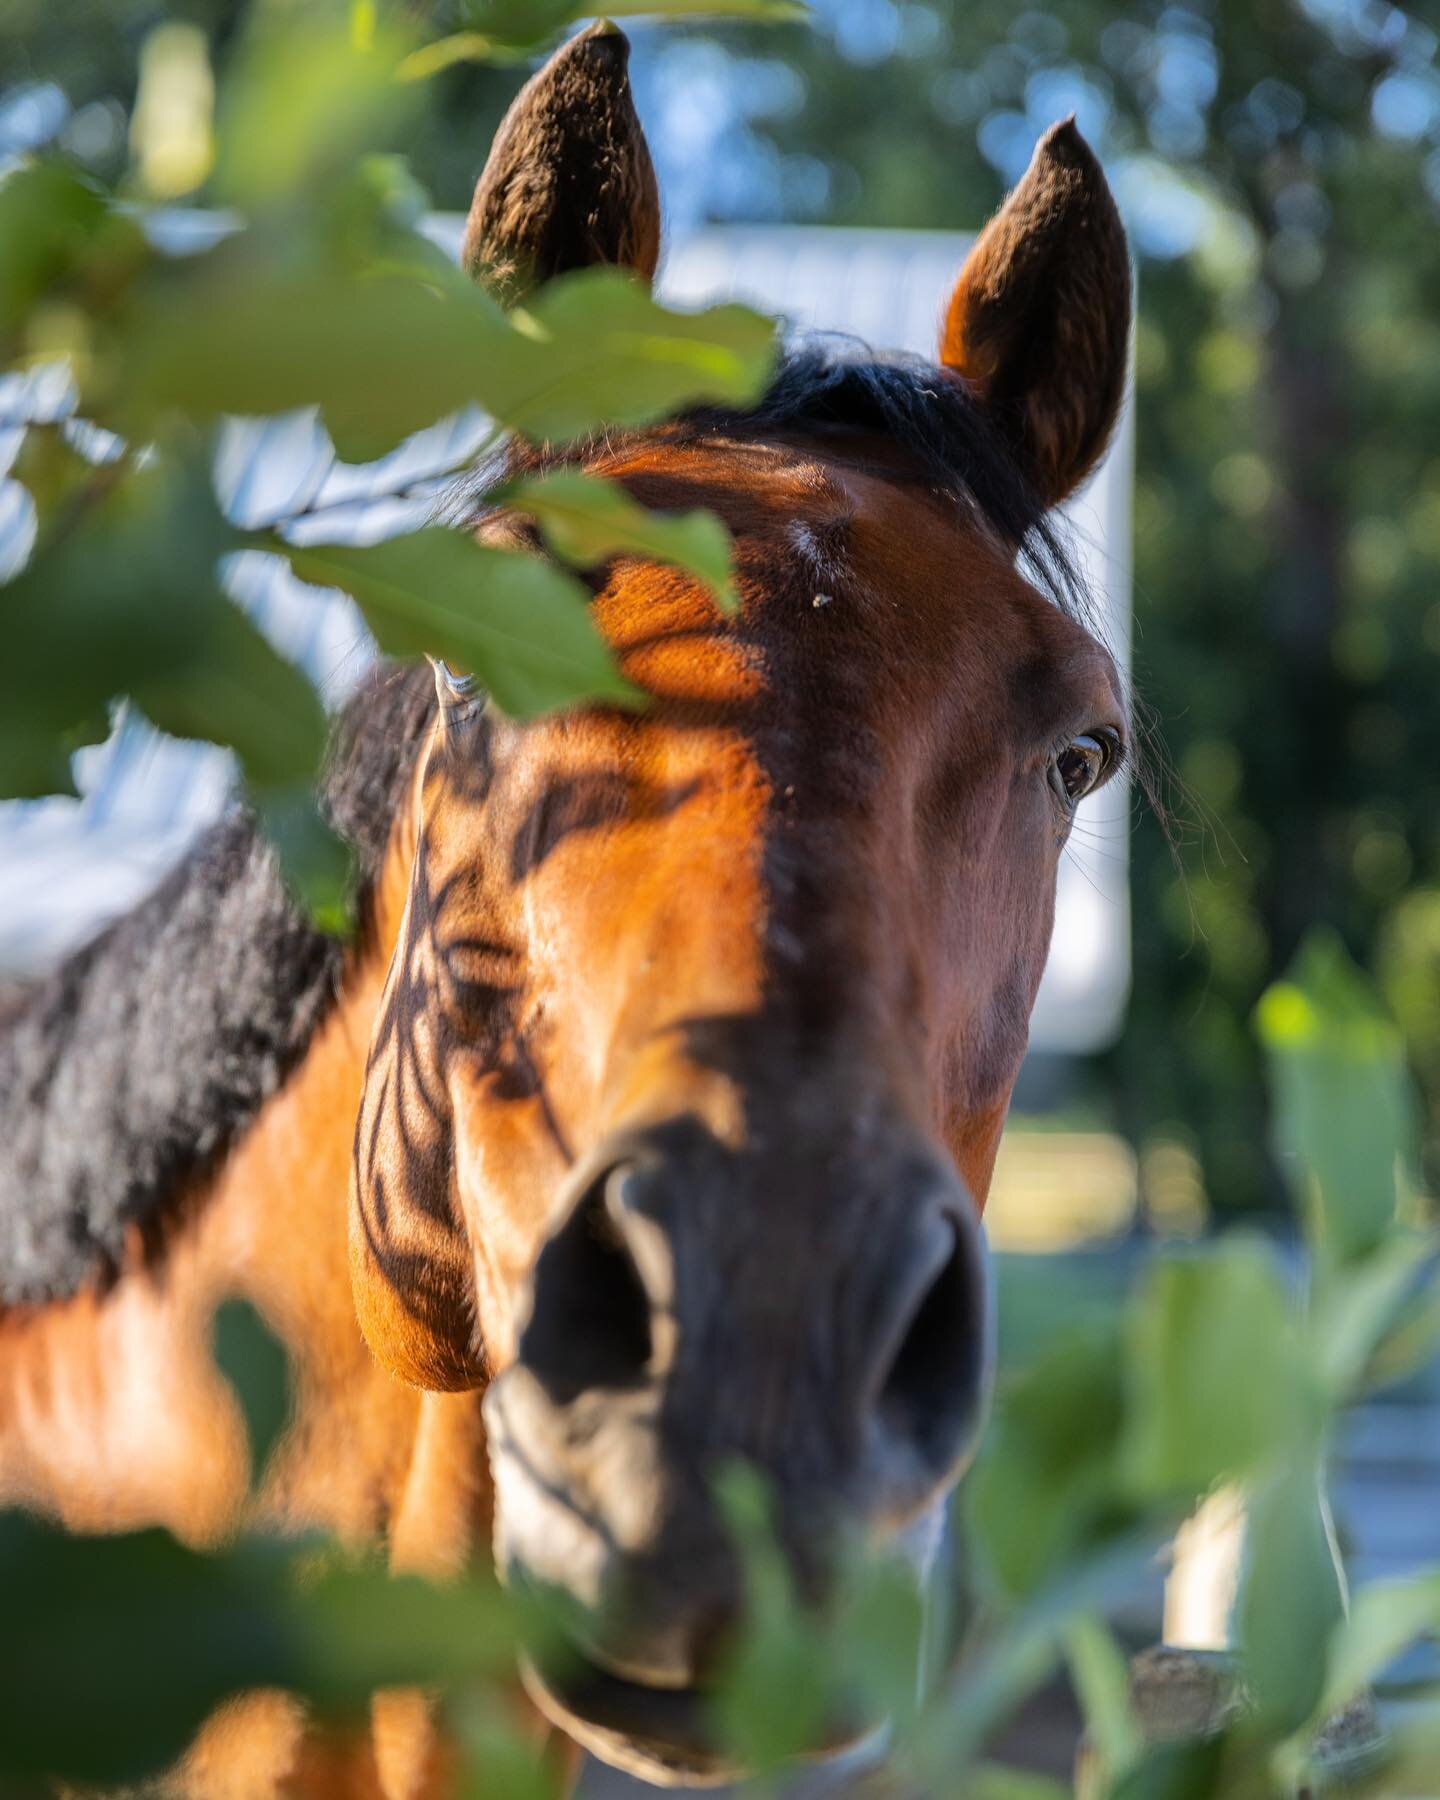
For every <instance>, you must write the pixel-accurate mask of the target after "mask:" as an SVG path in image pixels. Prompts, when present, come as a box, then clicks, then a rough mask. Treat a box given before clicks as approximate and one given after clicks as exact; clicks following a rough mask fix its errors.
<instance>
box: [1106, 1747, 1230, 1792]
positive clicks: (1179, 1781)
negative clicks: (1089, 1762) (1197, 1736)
mask: <svg viewBox="0 0 1440 1800" xmlns="http://www.w3.org/2000/svg"><path fill="white" fill-rule="evenodd" d="M1225 1748H1226V1747H1225V1743H1224V1740H1223V1739H1221V1738H1210V1739H1208V1740H1206V1741H1205V1742H1204V1743H1199V1744H1187V1743H1179V1744H1154V1745H1152V1746H1151V1747H1150V1748H1149V1749H1148V1750H1147V1751H1146V1752H1145V1754H1144V1756H1142V1757H1141V1759H1140V1761H1139V1762H1138V1763H1136V1764H1135V1766H1134V1767H1133V1768H1132V1769H1131V1770H1130V1771H1129V1772H1128V1773H1127V1774H1126V1775H1124V1776H1122V1777H1121V1779H1120V1780H1119V1781H1118V1782H1117V1783H1116V1784H1115V1786H1114V1787H1113V1788H1111V1789H1110V1790H1109V1791H1108V1793H1107V1795H1106V1800H1221V1797H1222V1796H1223V1795H1227V1793H1229V1794H1231V1795H1232V1796H1233V1800H1260V1796H1257V1795H1254V1794H1249V1795H1245V1796H1243V1797H1242V1796H1241V1795H1240V1794H1239V1793H1236V1792H1234V1791H1233V1790H1227V1788H1226V1787H1225V1786H1224V1784H1223V1783H1224V1776H1223V1770H1224V1764H1225Z"/></svg>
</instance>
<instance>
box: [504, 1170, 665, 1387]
mask: <svg viewBox="0 0 1440 1800" xmlns="http://www.w3.org/2000/svg"><path fill="white" fill-rule="evenodd" d="M626 1175H627V1171H626V1169H625V1168H624V1167H617V1168H611V1169H609V1170H607V1171H606V1172H605V1173H604V1174H603V1175H601V1176H599V1177H598V1178H597V1179H596V1180H595V1181H593V1182H592V1183H591V1184H590V1186H589V1187H588V1188H587V1189H586V1191H585V1192H584V1194H582V1196H581V1197H580V1199H579V1200H578V1201H577V1202H576V1204H575V1206H574V1208H573V1209H572V1210H571V1212H570V1213H569V1215H568V1216H567V1217H566V1219H565V1220H564V1222H563V1223H562V1224H561V1225H560V1227H559V1229H558V1230H557V1231H556V1232H555V1234H554V1235H553V1236H552V1237H551V1238H550V1240H549V1241H548V1242H547V1243H546V1245H545V1247H544V1248H543V1249H542V1250H541V1252H540V1255H539V1258H538V1259H537V1261H536V1264H535V1274H534V1277H533V1284H532V1297H531V1308H530V1317H529V1320H528V1322H527V1324H526V1326H525V1329H524V1330H523V1332H522V1333H521V1336H520V1345H519V1351H520V1360H521V1362H523V1363H524V1364H525V1365H526V1367H527V1368H529V1369H530V1370H531V1371H532V1373H533V1374H534V1375H535V1376H536V1377H537V1378H538V1379H539V1380H540V1381H541V1382H542V1383H543V1384H544V1386H545V1387H546V1389H547V1390H548V1391H549V1393H550V1395H551V1397H552V1398H553V1399H554V1400H556V1401H557V1402H559V1403H561V1404H564V1403H567V1402H569V1401H571V1400H574V1399H577V1398H578V1397H579V1396H580V1395H581V1394H582V1393H585V1392H586V1391H588V1390H590V1389H592V1388H618V1387H628V1386H631V1385H632V1384H633V1383H635V1382H636V1381H638V1380H640V1379H641V1378H642V1377H643V1375H644V1374H645V1370H646V1367H647V1365H648V1364H649V1362H650V1357H651V1351H652V1348H653V1345H652V1339H651V1332H650V1314H651V1307H650V1296H649V1294H648V1293H647V1292H646V1288H645V1283H644V1281H643V1280H642V1278H641V1275H640V1270H639V1269H638V1267H637V1266H636V1262H635V1257H634V1254H633V1252H632V1249H631V1246H630V1244H629V1243H628V1241H627V1239H626V1235H625V1231H624V1229H623V1227H622V1225H621V1224H620V1222H619V1220H620V1218H621V1217H622V1216H623V1215H622V1214H621V1212H620V1207H621V1206H622V1205H623V1200H620V1199H619V1198H618V1189H619V1187H620V1185H621V1184H623V1182H624V1181H625V1179H626ZM612 1189H613V1190H615V1192H613V1193H612Z"/></svg>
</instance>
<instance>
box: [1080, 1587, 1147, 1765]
mask: <svg viewBox="0 0 1440 1800" xmlns="http://www.w3.org/2000/svg"><path fill="white" fill-rule="evenodd" d="M1064 1643H1065V1660H1066V1661H1067V1662H1068V1663H1069V1665H1070V1678H1071V1680H1072V1681H1073V1683H1074V1685H1075V1692H1076V1694H1077V1695H1078V1696H1079V1699H1080V1706H1081V1710H1082V1711H1083V1712H1084V1715H1085V1728H1086V1731H1087V1732H1088V1733H1089V1737H1090V1743H1091V1746H1092V1748H1093V1750H1094V1752H1095V1754H1096V1755H1097V1756H1098V1757H1099V1760H1100V1765H1101V1767H1102V1769H1103V1770H1104V1773H1105V1779H1106V1781H1107V1782H1108V1783H1111V1784H1113V1783H1114V1782H1116V1781H1118V1780H1120V1779H1121V1778H1122V1777H1123V1776H1124V1775H1125V1774H1126V1773H1127V1772H1128V1771H1129V1770H1130V1769H1131V1768H1132V1767H1133V1766H1134V1765H1135V1763H1136V1762H1138V1761H1139V1758H1140V1752H1141V1749H1142V1739H1141V1736H1140V1728H1139V1726H1138V1725H1137V1724H1136V1721H1135V1715H1134V1712H1133V1710H1132V1708H1131V1705H1130V1669H1129V1665H1128V1663H1127V1662H1126V1660H1125V1656H1124V1654H1123V1652H1122V1651H1121V1649H1120V1647H1119V1645H1118V1644H1117V1643H1116V1642H1115V1639H1114V1638H1113V1637H1112V1636H1111V1634H1110V1632H1109V1631H1108V1630H1107V1629H1106V1627H1105V1626H1104V1624H1102V1623H1101V1621H1100V1620H1098V1619H1095V1618H1078V1619H1075V1620H1073V1621H1072V1622H1071V1623H1070V1624H1069V1625H1067V1626H1066V1628H1065V1632H1064Z"/></svg>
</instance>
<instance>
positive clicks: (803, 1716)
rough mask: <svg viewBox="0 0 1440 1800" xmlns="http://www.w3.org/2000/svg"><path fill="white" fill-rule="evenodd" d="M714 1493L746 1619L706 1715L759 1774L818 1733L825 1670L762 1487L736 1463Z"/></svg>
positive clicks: (825, 1697) (827, 1688) (827, 1689)
mask: <svg viewBox="0 0 1440 1800" xmlns="http://www.w3.org/2000/svg"><path fill="white" fill-rule="evenodd" d="M717 1497H718V1500H719V1503H720V1506H721V1510H722V1512H723V1513H724V1515H725V1519H726V1522H727V1523H728V1525H729V1527H730V1530H731V1532H732V1534H733V1536H734V1539H735V1542H736V1544H737V1547H738V1548H739V1550H740V1553H741V1556H742V1557H743V1560H744V1564H745V1599H746V1607H747V1618H746V1624H745V1629H744V1631H743V1632H742V1633H741V1634H740V1637H739V1639H738V1641H737V1642H736V1643H735V1644H734V1645H733V1646H732V1648H731V1651H730V1653H729V1655H728V1656H727V1657H726V1658H725V1661H724V1665H723V1667H722V1669H721V1671H720V1675H719V1679H718V1680H717V1682H716V1688H715V1695H714V1699H713V1702H712V1712H713V1716H714V1720H715V1726H716V1729H717V1731H718V1733H719V1735H720V1738H721V1741H722V1742H723V1743H724V1744H726V1746H727V1747H728V1748H729V1749H730V1751H731V1753H732V1755H733V1756H734V1757H735V1758H736V1759H737V1760H738V1761H739V1762H740V1763H741V1765H742V1766H745V1767H748V1768H751V1769H753V1770H754V1771H755V1772H756V1773H757V1774H762V1775H763V1774H765V1773H767V1772H769V1771H771V1770H773V1769H776V1768H778V1767H779V1766H780V1765H781V1764H782V1763H784V1762H787V1761H788V1760H790V1759H791V1758H792V1757H795V1756H798V1755H801V1754H803V1753H804V1751H805V1750H807V1749H808V1748H809V1747H810V1746H811V1745H812V1744H814V1743H815V1742H816V1741H817V1739H818V1738H819V1736H820V1733H821V1729H822V1725H823V1722H824V1719H825V1714H826V1707H827V1702H828V1701H829V1699H830V1697H831V1694H832V1691H833V1689H832V1680H831V1670H830V1668H829V1666H828V1659H827V1657H826V1656H825V1654H824V1648H823V1645H824V1640H823V1638H822V1637H821V1636H820V1635H819V1633H818V1632H817V1630H816V1627H815V1623H814V1621H813V1620H812V1619H811V1618H809V1617H808V1616H807V1614H806V1613H805V1611H804V1609H803V1608H802V1607H801V1606H800V1605H799V1604H798V1602H797V1599H796V1595H795V1591H794V1586H793V1583H792V1582H791V1579H790V1574H789V1570H788V1568H787V1566H786V1563H785V1559H784V1557H783V1556H782V1555H781V1553H780V1551H779V1548H778V1545H777V1543H776V1540H775V1536H774V1529H773V1520H772V1512H771V1501H770V1495H769V1492H768V1489H767V1488H766V1487H765V1485H764V1483H763V1482H762V1481H761V1479H760V1477H759V1476H758V1475H756V1474H755V1472H754V1471H753V1470H750V1469H748V1468H745V1467H743V1466H739V1465H737V1466H734V1467H732V1468H730V1469H727V1470H726V1471H725V1472H724V1474H723V1475H722V1477H721V1478H720V1480H719V1482H718V1483H717Z"/></svg>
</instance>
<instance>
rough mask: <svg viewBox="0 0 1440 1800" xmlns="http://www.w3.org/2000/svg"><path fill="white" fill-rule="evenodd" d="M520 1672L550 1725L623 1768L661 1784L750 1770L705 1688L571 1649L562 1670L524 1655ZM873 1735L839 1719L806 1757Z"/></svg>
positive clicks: (712, 1780) (700, 1783)
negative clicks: (633, 1674)
mask: <svg viewBox="0 0 1440 1800" xmlns="http://www.w3.org/2000/svg"><path fill="white" fill-rule="evenodd" d="M520 1673H521V1677H522V1679H523V1680H524V1683H525V1688H526V1691H527V1692H528V1694H529V1695H530V1698H531V1699H532V1700H533V1701H534V1702H535V1704H536V1705H537V1706H538V1707H539V1708H540V1710H541V1712H543V1713H544V1714H545V1716H546V1718H547V1719H549V1720H550V1721H551V1723H552V1724H554V1725H557V1726H559V1728H560V1729H561V1730H562V1731H563V1732H565V1733H566V1734H567V1735H568V1736H569V1737H571V1738H573V1739H574V1740H575V1742H576V1743H577V1744H579V1745H580V1747H581V1749H582V1750H588V1751H589V1752H590V1754H591V1755H592V1756H597V1757H599V1759H600V1760H601V1761H602V1762H604V1763H608V1764H610V1766H611V1767H612V1768H616V1769H623V1770H624V1771H625V1773H626V1774H627V1775H635V1776H638V1777H639V1779H640V1780H642V1781H648V1782H652V1783H654V1784H655V1785H657V1786H660V1787H679V1786H682V1785H683V1786H689V1787H721V1786H724V1785H725V1784H726V1783H729V1782H739V1781H743V1780H745V1779H746V1777H747V1776H748V1775H749V1774H750V1771H749V1770H748V1769H746V1768H745V1767H744V1766H743V1765H742V1764H740V1763H738V1762H736V1761H735V1759H734V1758H733V1757H732V1756H730V1755H729V1754H728V1753H727V1752H726V1751H725V1750H724V1748H723V1747H722V1745H721V1744H720V1742H719V1740H718V1739H717V1737H716V1734H715V1730H714V1724H713V1713H712V1709H711V1697H710V1695H709V1694H707V1693H706V1692H705V1691H704V1690H703V1689H700V1688H662V1687H650V1686H648V1685H646V1684H645V1683H644V1682H639V1681H630V1680H627V1679H626V1678H625V1677H624V1676H621V1675H613V1674H611V1673H610V1671H609V1670H607V1669H602V1668H600V1667H599V1666H598V1665H597V1664H595V1663H592V1662H589V1661H588V1660H586V1659H583V1658H578V1657H576V1656H573V1655H571V1656H567V1657H566V1659H565V1667H564V1668H563V1669H555V1670H549V1669H547V1670H543V1671H542V1670H541V1669H540V1668H539V1667H537V1665H536V1664H535V1663H534V1662H532V1661H530V1660H529V1659H528V1658H527V1659H525V1660H524V1661H522V1663H521V1668H520ZM876 1735H877V1734H876V1731H875V1728H874V1727H873V1725H872V1726H871V1727H869V1728H866V1729H855V1728H853V1727H851V1728H843V1727H840V1726H838V1725H837V1726H836V1727H835V1728H834V1729H833V1730H832V1732H830V1733H827V1736H826V1740H825V1741H824V1742H823V1743H820V1744H817V1745H816V1746H815V1747H814V1748H813V1750H812V1751H811V1752H810V1756H811V1757H813V1758H815V1759H816V1760H822V1759H828V1758H830V1757H834V1756H840V1755H843V1754H845V1753H847V1752H853V1751H855V1750H856V1749H857V1748H860V1747H862V1746H863V1745H865V1744H866V1743H867V1741H869V1740H871V1739H873V1738H875V1737H876ZM807 1760H808V1759H807Z"/></svg>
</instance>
